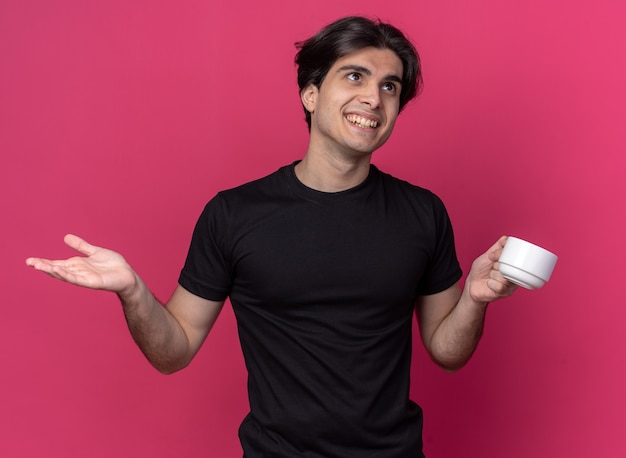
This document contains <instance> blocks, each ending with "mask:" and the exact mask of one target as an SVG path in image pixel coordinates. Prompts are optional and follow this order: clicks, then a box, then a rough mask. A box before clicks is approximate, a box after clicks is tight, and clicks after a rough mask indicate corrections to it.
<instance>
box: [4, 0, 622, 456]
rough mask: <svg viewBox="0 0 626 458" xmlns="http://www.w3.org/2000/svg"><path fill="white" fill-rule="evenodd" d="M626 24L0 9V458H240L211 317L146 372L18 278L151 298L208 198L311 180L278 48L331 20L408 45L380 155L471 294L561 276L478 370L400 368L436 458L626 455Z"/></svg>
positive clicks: (421, 361)
mask: <svg viewBox="0 0 626 458" xmlns="http://www.w3.org/2000/svg"><path fill="white" fill-rule="evenodd" d="M624 5H626V3H624V2H623V1H621V0H620V1H618V0H615V1H611V0H583V1H557V0H549V1H544V2H520V1H516V2H512V1H501V0H485V1H481V2H471V1H460V0H457V1H453V0H442V1H437V2H426V1H414V0H411V1H409V0H406V1H394V0H387V1H385V2H380V1H379V0H378V1H370V0H361V1H359V2H343V3H342V2H337V1H336V0H319V1H317V2H315V3H312V2H299V1H283V2H280V1H264V2H256V1H253V0H229V1H226V2H221V1H215V0H214V1H199V0H198V1H171V0H164V1H158V2H155V1H151V0H109V1H106V2H104V1H96V0H75V1H70V0H57V1H54V2H51V1H44V0H40V1H36V0H3V1H2V2H1V3H0V116H1V122H0V150H1V164H0V195H1V200H0V202H1V206H2V207H1V210H2V221H3V223H2V226H1V227H2V229H1V230H2V237H1V239H0V243H1V254H2V263H0V269H1V270H0V279H1V280H0V281H2V292H3V299H4V305H3V308H2V314H1V317H0V363H1V370H0V385H1V389H0V406H1V407H0V456H3V457H44V456H45V457H144V456H150V457H152V458H157V457H171V456H188V457H201V456H211V457H237V456H241V450H240V447H239V443H238V439H237V427H238V425H239V422H240V421H241V419H242V417H243V416H244V415H245V413H246V410H247V401H246V380H245V372H244V367H243V363H242V359H241V355H240V350H239V347H238V341H237V336H236V329H235V325H234V321H233V316H232V311H231V309H230V308H229V307H226V308H225V311H224V312H223V314H222V316H221V317H220V319H219V321H218V323H217V325H216V327H215V329H214V331H213V332H212V334H211V335H210V336H209V338H208V340H207V342H206V344H205V346H204V348H203V349H202V350H201V352H200V354H199V355H198V357H197V359H196V360H195V361H194V362H193V363H192V365H191V366H190V367H189V368H188V369H186V370H185V371H183V372H180V373H178V374H175V375H173V376H163V375H160V374H158V373H157V372H156V371H155V370H154V369H152V368H151V367H150V366H149V365H148V363H147V362H146V361H145V360H144V358H143V356H142V355H141V353H140V352H139V350H137V348H136V347H135V345H134V343H133V342H132V340H131V338H130V336H129V334H128V332H127V330H126V327H125V323H124V319H123V317H122V313H121V310H120V307H119V305H118V303H117V300H116V298H115V297H114V296H112V295H110V294H107V293H102V292H93V291H88V290H83V289H79V288H73V287H70V286H68V285H66V284H63V283H60V282H57V281H54V280H52V279H49V278H48V277H46V276H43V275H41V274H38V273H35V272H33V271H31V270H30V269H29V268H27V267H25V266H24V259H25V258H26V257H27V256H33V255H35V256H46V257H66V256H68V255H70V254H71V253H70V251H69V250H68V249H67V248H66V247H65V246H64V245H63V244H62V237H63V235H64V234H65V233H67V232H74V233H77V234H80V235H82V236H84V237H86V238H87V239H88V240H90V241H92V242H93V243H95V244H100V245H105V246H107V247H110V248H113V249H116V250H118V251H120V252H122V253H123V254H124V255H125V256H126V258H127V259H128V260H129V262H130V263H131V264H132V265H133V266H134V267H135V268H136V270H137V271H138V272H139V273H140V274H141V275H142V276H143V277H144V278H145V280H146V281H147V282H148V284H149V285H151V287H152V288H153V290H154V292H155V293H156V294H157V295H158V296H159V297H161V298H163V299H167V297H168V296H169V294H170V293H171V291H172V290H173V288H174V286H175V283H176V279H177V276H178V272H179V270H180V267H181V265H182V262H183V260H184V256H185V254H186V250H187V245H188V242H189V238H190V235H191V230H192V227H193V224H194V223H195V220H196V217H197V216H198V214H199V212H200V210H201V208H202V206H203V205H204V203H205V202H206V201H207V200H208V199H209V198H211V197H212V196H213V195H214V194H215V192H217V191H218V190H220V189H223V188H225V187H231V186H234V185H237V184H239V183H242V182H245V181H247V180H250V179H253V178H256V177H259V176H261V175H265V174H267V173H270V172H272V171H274V170H275V169H277V168H278V167H279V166H281V165H284V164H286V163H289V162H291V161H292V160H295V159H298V158H300V157H301V156H302V154H303V152H304V150H305V147H306V143H307V132H306V127H305V123H304V121H303V116H302V111H301V107H300V103H299V99H298V95H297V86H296V83H295V69H294V66H293V55H294V47H293V43H294V42H295V41H297V40H300V39H302V38H305V37H308V36H309V35H311V34H312V33H314V32H315V31H316V30H317V29H318V28H319V27H321V26H322V25H324V24H326V23H327V22H330V21H331V20H334V19H336V18H337V17H339V16H343V15H346V14H364V15H369V16H378V17H381V18H382V19H385V20H389V21H391V22H393V23H395V24H396V25H398V26H399V27H400V28H402V29H403V30H405V31H406V32H407V34H408V35H409V36H410V37H412V38H413V40H414V41H415V43H416V45H417V46H418V49H419V50H420V53H421V55H422V58H423V65H424V74H425V84H426V86H425V91H424V93H423V95H422V96H421V97H420V99H419V100H418V101H417V102H416V103H412V104H411V105H410V106H409V107H408V108H407V110H406V111H405V112H404V113H403V114H402V115H401V117H400V119H399V121H398V124H397V128H396V132H395V134H394V136H392V138H391V140H390V141H389V143H388V144H387V145H386V146H385V147H384V148H383V149H382V150H380V151H379V152H377V153H376V154H375V158H374V161H375V163H376V164H377V165H378V166H379V167H380V168H382V169H383V170H385V171H387V172H390V173H392V174H395V175H397V176H399V177H401V178H405V179H408V180H410V181H412V182H414V183H416V184H420V185H422V186H425V187H428V188H430V189H432V190H433V191H435V192H436V193H438V194H439V195H440V196H441V197H442V198H443V199H444V201H445V202H446V204H447V206H448V209H449V212H450V214H451V218H452V220H453V223H454V225H455V231H456V237H457V245H458V252H459V256H460V259H461V262H462V264H463V267H464V269H465V271H466V272H467V270H468V268H469V265H470V263H471V261H472V260H473V259H474V257H476V256H477V255H479V254H480V253H482V252H483V251H484V250H486V249H487V248H488V247H489V246H490V245H491V244H492V243H493V242H494V241H495V240H496V239H497V238H498V236H500V235H501V234H510V235H516V236H519V237H522V238H526V239H529V240H532V241H534V242H536V243H538V244H540V245H543V246H545V247H546V248H548V249H550V250H552V251H555V252H556V253H557V254H559V256H560V260H559V263H558V264H557V267H556V270H555V273H554V275H553V279H552V281H551V282H550V283H549V284H548V285H547V286H546V287H545V288H544V289H541V290H538V291H533V292H530V291H524V290H522V291H519V292H518V293H517V294H516V295H515V296H514V297H512V298H510V299H508V300H506V301H503V302H500V303H496V304H493V305H492V306H491V307H490V311H489V316H488V320H487V327H486V331H485V336H484V339H483V342H482V345H481V346H480V348H479V350H478V352H477V353H476V355H475V356H474V358H473V360H472V361H471V362H470V363H469V365H468V366H467V367H466V368H464V369H463V370H462V371H460V372H458V373H455V374H447V373H444V372H443V371H441V370H440V369H438V368H436V367H435V366H434V365H433V364H432V363H431V362H430V361H429V360H428V358H427V356H426V355H425V353H424V350H423V349H422V348H421V346H420V345H419V344H417V341H416V344H415V357H414V367H413V373H412V375H413V389H412V395H413V397H414V399H415V400H416V401H417V402H419V403H420V404H421V405H422V406H423V407H424V410H425V430H424V441H425V451H426V453H427V455H428V456H430V457H437V458H441V457H443V458H447V457H450V458H452V457H457V456H475V457H478V456H480V457H483V458H491V457H493V458H496V457H497V458H499V457H508V458H516V457H520V458H521V457H529V456H540V457H560V456H567V457H589V456H597V457H623V456H626V442H625V441H624V437H623V436H624V420H623V418H624V415H623V414H624V409H625V408H626V395H625V388H624V387H625V385H626V377H625V367H624V354H625V351H626V344H625V342H624V337H623V336H624V333H623V327H624V322H625V320H626V311H625V308H624V303H623V302H624V301H623V286H624V280H623V278H624V275H623V274H624V266H623V263H622V262H621V261H622V259H623V258H624V254H625V253H626V250H625V248H626V246H625V242H624V241H625V237H624V232H625V229H626V224H625V217H624V209H625V208H624V196H625V191H626V186H625V180H624V178H623V177H622V175H623V172H624V170H625V159H624V156H625V154H624V153H625V149H626V137H625V129H624V124H625V118H626V89H625V88H626V84H624V81H626V63H625V61H624V57H625V56H626V27H624V24H625V18H626V6H624Z"/></svg>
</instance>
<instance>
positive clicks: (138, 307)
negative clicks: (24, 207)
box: [26, 235, 224, 374]
mask: <svg viewBox="0 0 626 458" xmlns="http://www.w3.org/2000/svg"><path fill="white" fill-rule="evenodd" d="M65 243H66V244H67V245H68V246H70V247H71V248H74V249H75V250H77V251H78V252H80V253H81V254H83V255H84V256H76V257H73V258H69V259H66V260H48V259H42V258H29V259H27V260H26V264H28V265H30V266H32V267H33V268H35V269H36V270H39V271H42V272H44V273H46V274H48V275H50V276H52V277H54V278H57V279H59V280H62V281H65V282H68V283H71V284H74V285H77V286H83V287H86V288H91V289H100V290H106V291H112V292H114V293H116V294H117V295H118V297H119V298H120V300H121V302H122V306H123V309H124V315H125V317H126V321H127V323H128V327H129V329H130V332H131V334H132V336H133V339H134V340H135V342H136V343H137V345H138V346H139V348H140V349H141V351H142V352H143V353H144V355H145V356H146V357H147V358H148V360H149V361H150V363H152V365H153V366H154V367H155V368H156V369H158V370H159V371H161V372H163V373H166V374H169V373H172V372H175V371H177V370H180V369H182V368H184V367H185V366H187V365H188V364H189V363H190V362H191V360H192V358H193V357H194V356H195V354H196V353H197V352H198V350H199V349H200V346H201V345H202V343H203V342H204V339H205V338H206V336H207V335H208V333H209V331H210V330H211V327H212V326H213V324H214V323H215V321H216V320H217V317H218V315H219V313H220V311H221V309H222V306H223V304H224V302H223V301H209V300H206V299H202V298H200V297H198V296H196V295H194V294H192V293H190V292H189V291H187V290H185V289H184V288H183V287H181V286H178V287H177V288H176V290H175V291H174V294H173V295H172V297H171V298H170V300H169V301H168V302H167V304H166V306H163V305H162V304H161V303H160V302H159V301H158V300H157V299H156V298H155V297H154V295H153V294H152V293H151V292H150V290H149V289H148V287H147V286H146V285H145V283H144V282H143V280H141V278H139V276H138V275H137V274H136V273H135V272H134V271H133V269H132V268H131V267H130V265H128V263H127V262H126V261H125V260H124V258H123V257H122V256H121V255H120V254H118V253H116V252H114V251H111V250H108V249H106V248H101V247H97V246H94V245H91V244H89V243H88V242H86V241H85V240H83V239H81V238H79V237H76V236H73V235H68V236H66V237H65Z"/></svg>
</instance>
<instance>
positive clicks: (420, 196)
mask: <svg viewBox="0 0 626 458" xmlns="http://www.w3.org/2000/svg"><path fill="white" fill-rule="evenodd" d="M372 167H373V168H374V171H375V173H376V174H377V175H378V177H379V182H380V184H381V186H382V187H383V189H384V190H385V193H387V194H389V196H390V197H391V198H393V199H399V201H400V202H405V203H406V204H408V205H412V206H417V207H418V208H419V209H421V210H425V209H428V208H430V209H434V210H436V211H441V210H444V211H445V206H444V203H443V201H442V200H441V198H439V196H438V195H437V194H435V193H434V192H433V191H431V190H429V189H426V188H423V187H421V186H418V185H416V184H413V183H411V182H409V181H407V180H404V179H401V178H398V177H396V176H393V175H391V174H389V173H387V172H383V171H381V170H379V169H377V168H376V167H374V166H372Z"/></svg>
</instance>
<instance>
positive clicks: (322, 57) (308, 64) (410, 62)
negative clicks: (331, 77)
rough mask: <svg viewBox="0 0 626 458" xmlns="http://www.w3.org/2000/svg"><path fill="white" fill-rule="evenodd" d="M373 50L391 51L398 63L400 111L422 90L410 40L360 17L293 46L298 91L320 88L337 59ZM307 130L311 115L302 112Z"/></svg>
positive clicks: (418, 61) (417, 59)
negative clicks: (400, 70) (399, 62)
mask: <svg viewBox="0 0 626 458" xmlns="http://www.w3.org/2000/svg"><path fill="white" fill-rule="evenodd" d="M367 47H374V48H378V49H389V50H391V51H393V52H394V53H395V54H396V55H397V56H398V57H399V58H400V61H401V62H402V69H403V71H402V90H401V91H400V111H402V109H403V108H404V107H405V106H406V104H407V103H408V102H409V101H410V100H411V99H413V98H415V97H416V96H417V94H419V92H420V91H421V89H422V84H423V81H422V70H421V65H420V59H419V55H418V53H417V50H416V49H415V46H413V44H412V43H411V41H410V40H409V39H408V38H407V37H406V36H405V35H404V34H403V33H402V32H401V31H400V30H399V29H397V28H396V27H394V26H392V25H391V24H386V23H383V22H381V21H380V20H371V19H368V18H365V17H360V16H349V17H345V18H342V19H339V20H337V21H335V22H333V23H331V24H329V25H327V26H326V27H324V28H323V29H322V30H320V31H319V32H318V33H317V34H316V35H314V36H312V37H311V38H309V39H307V40H305V41H300V42H298V43H296V48H298V53H297V54H296V58H295V62H296V65H297V67H298V87H299V88H300V92H302V91H303V90H304V89H305V88H306V87H307V86H308V85H309V84H314V85H315V86H317V87H318V88H319V87H321V85H322V82H323V81H324V78H325V77H326V74H327V73H328V70H330V67H332V66H333V65H334V63H335V62H336V61H337V60H338V59H339V58H341V57H344V56H347V55H348V54H351V53H353V52H356V51H359V50H361V49H363V48H367ZM304 113H305V118H306V122H307V124H308V126H309V130H310V129H311V113H309V112H308V111H307V109H306V108H305V109H304Z"/></svg>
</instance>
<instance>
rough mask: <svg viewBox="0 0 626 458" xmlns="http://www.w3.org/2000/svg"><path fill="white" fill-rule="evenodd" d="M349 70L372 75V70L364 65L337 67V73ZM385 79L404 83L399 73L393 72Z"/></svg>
mask: <svg viewBox="0 0 626 458" xmlns="http://www.w3.org/2000/svg"><path fill="white" fill-rule="evenodd" d="M347 70H352V71H354V72H359V73H363V74H364V75H367V76H371V75H372V71H371V70H370V69H369V68H367V67H363V66H361V65H344V66H343V67H341V68H338V69H337V73H340V72H344V71H347ZM383 79H385V80H387V81H394V82H396V83H398V84H402V78H400V77H399V76H398V75H396V74H394V73H391V74H389V75H387V76H386V77H385V78H383Z"/></svg>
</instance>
